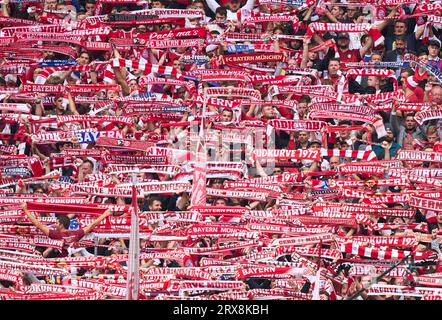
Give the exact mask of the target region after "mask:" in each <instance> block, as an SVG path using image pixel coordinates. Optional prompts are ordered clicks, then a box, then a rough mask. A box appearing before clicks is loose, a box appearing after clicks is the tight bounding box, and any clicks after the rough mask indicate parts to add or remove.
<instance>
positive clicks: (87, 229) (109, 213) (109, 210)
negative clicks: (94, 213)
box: [83, 209, 112, 234]
mask: <svg viewBox="0 0 442 320" xmlns="http://www.w3.org/2000/svg"><path fill="white" fill-rule="evenodd" d="M111 214H112V210H111V209H107V210H106V211H105V212H103V213H102V214H101V216H99V217H98V218H97V219H96V220H95V221H94V222H92V223H91V224H90V225H88V226H87V227H86V228H84V229H83V230H84V234H88V233H91V231H92V229H94V228H95V227H96V226H97V225H98V224H99V223H100V222H101V221H103V220H104V219H106V218H107V217H109V216H110V215H111Z"/></svg>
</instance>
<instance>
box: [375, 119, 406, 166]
mask: <svg viewBox="0 0 442 320" xmlns="http://www.w3.org/2000/svg"><path fill="white" fill-rule="evenodd" d="M385 131H387V135H386V136H384V137H382V138H380V139H379V141H380V145H375V144H373V145H372V146H371V149H372V150H373V152H374V153H375V154H376V157H377V158H378V160H390V159H393V158H394V157H395V156H396V154H397V152H398V151H399V149H400V148H401V145H400V144H399V143H397V142H395V141H394V134H393V130H392V126H391V125H389V124H386V125H385Z"/></svg>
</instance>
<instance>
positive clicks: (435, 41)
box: [428, 38, 441, 49]
mask: <svg viewBox="0 0 442 320" xmlns="http://www.w3.org/2000/svg"><path fill="white" fill-rule="evenodd" d="M428 45H429V46H436V47H438V48H439V49H440V47H441V43H440V41H439V39H435V38H433V39H431V40H430V41H429V42H428Z"/></svg>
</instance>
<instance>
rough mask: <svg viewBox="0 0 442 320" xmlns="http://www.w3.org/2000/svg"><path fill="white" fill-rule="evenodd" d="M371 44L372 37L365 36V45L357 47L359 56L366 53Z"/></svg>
mask: <svg viewBox="0 0 442 320" xmlns="http://www.w3.org/2000/svg"><path fill="white" fill-rule="evenodd" d="M372 45H373V39H372V38H371V37H367V41H366V43H365V45H364V46H363V47H361V48H360V49H359V53H360V54H361V57H363V56H364V55H365V54H366V53H367V51H369V50H370V49H371V46H372Z"/></svg>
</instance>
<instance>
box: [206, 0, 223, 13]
mask: <svg viewBox="0 0 442 320" xmlns="http://www.w3.org/2000/svg"><path fill="white" fill-rule="evenodd" d="M206 3H207V6H208V7H209V8H210V10H212V12H213V13H215V11H216V9H218V7H221V6H220V5H219V3H218V1H216V0H207V1H206Z"/></svg>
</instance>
